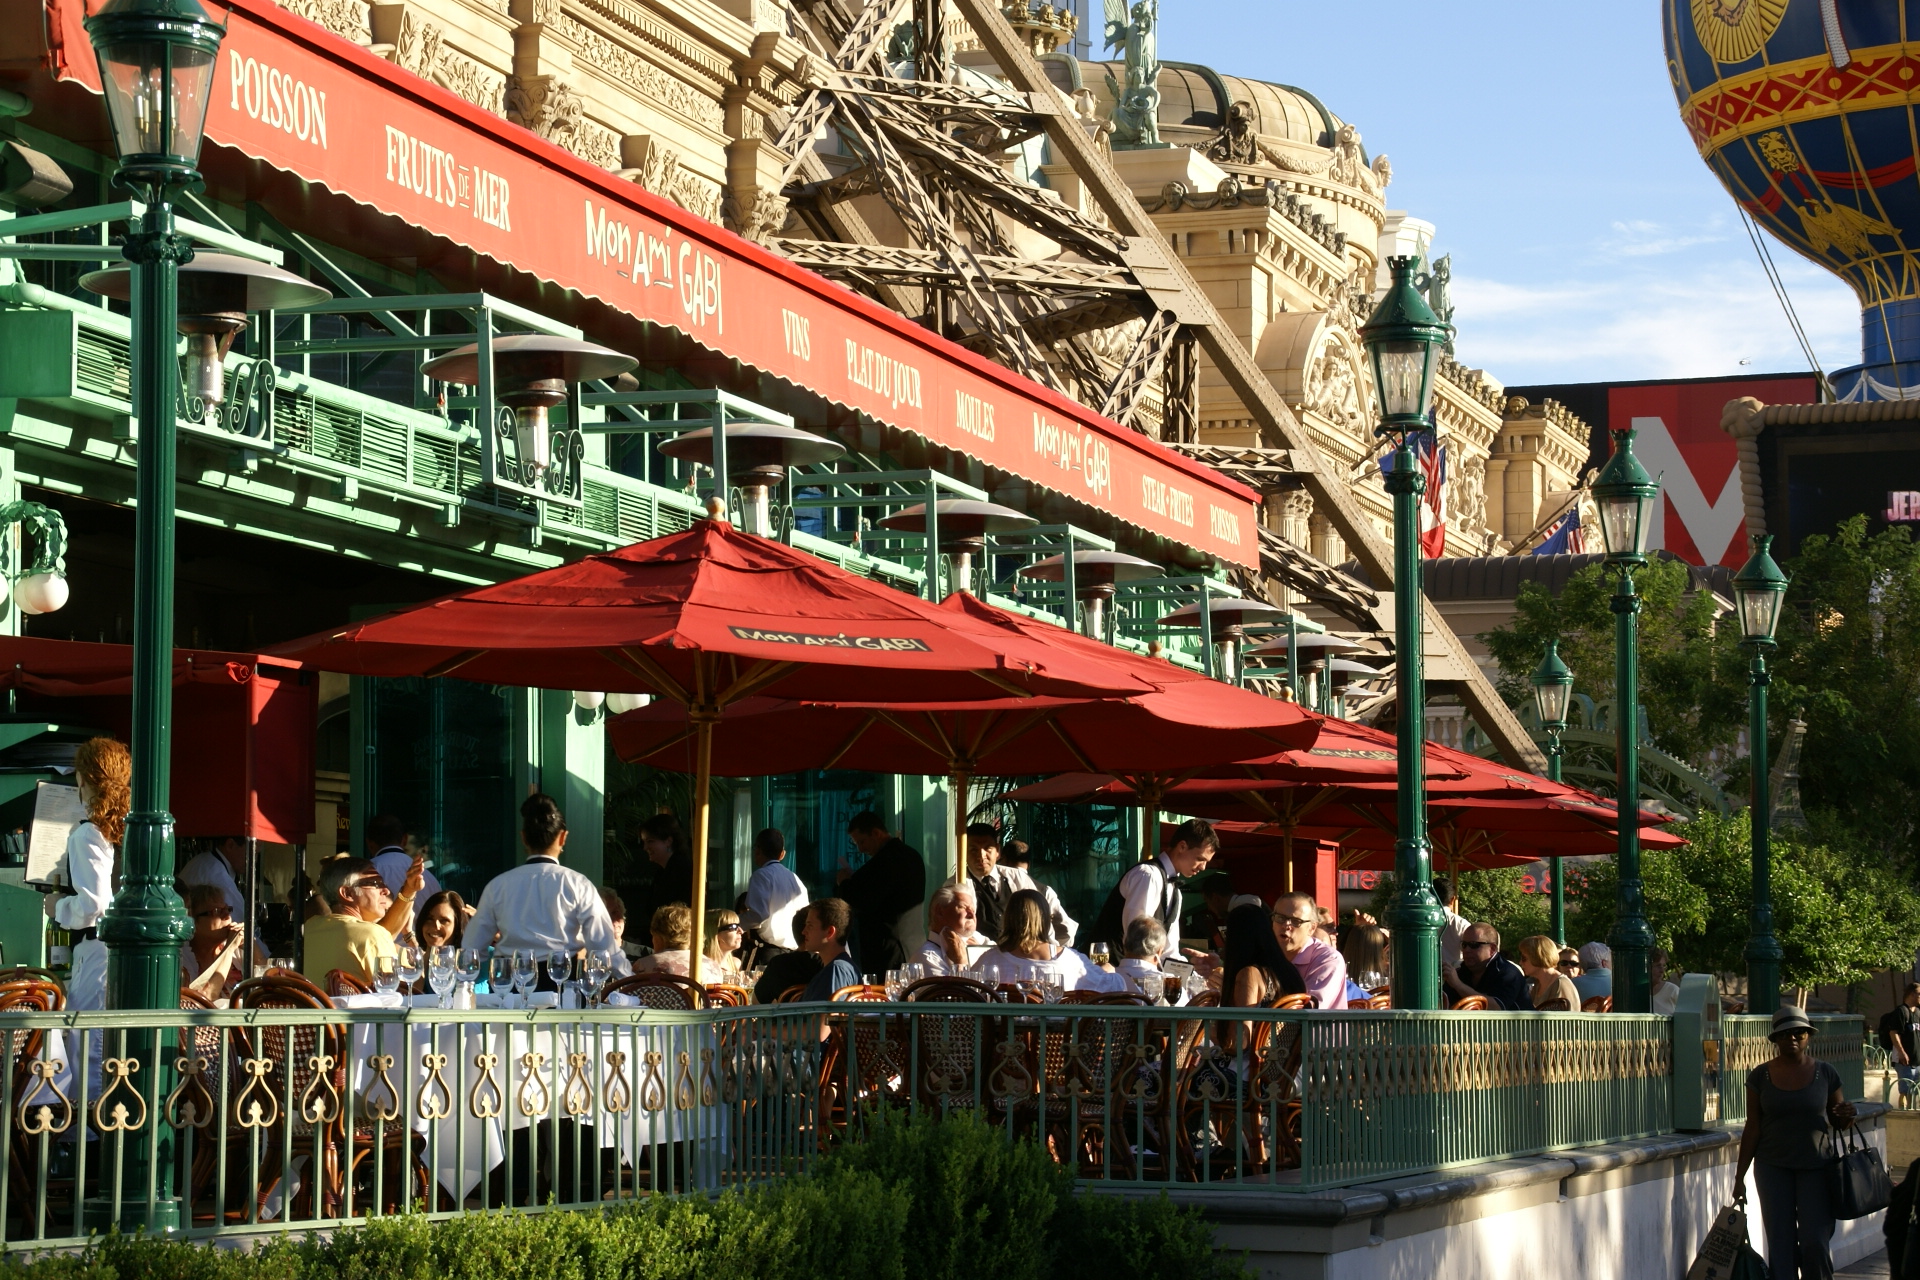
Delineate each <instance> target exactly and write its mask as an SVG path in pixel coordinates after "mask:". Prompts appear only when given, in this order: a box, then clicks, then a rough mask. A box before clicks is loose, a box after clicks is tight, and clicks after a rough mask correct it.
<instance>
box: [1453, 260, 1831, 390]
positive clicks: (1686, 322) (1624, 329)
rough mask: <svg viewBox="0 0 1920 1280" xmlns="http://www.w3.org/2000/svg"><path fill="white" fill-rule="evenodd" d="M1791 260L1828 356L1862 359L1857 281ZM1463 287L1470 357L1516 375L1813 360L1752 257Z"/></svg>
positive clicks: (1457, 294)
mask: <svg viewBox="0 0 1920 1280" xmlns="http://www.w3.org/2000/svg"><path fill="white" fill-rule="evenodd" d="M1776 260H1777V261H1778V259H1777V258H1776ZM1674 265H1678V264H1674ZM1780 269H1781V273H1782V275H1783V277H1784V278H1785V280H1786V284H1787V289H1788V296H1789V297H1790V298H1791V300H1792V302H1793V304H1794V307H1795V309H1796V311H1797V313H1798V315H1799V317H1800V322H1801V324H1802V325H1803V326H1804V327H1805V328H1806V330H1807V334H1808V337H1809V339H1810V340H1811V342H1812V344H1813V349H1814V354H1815V355H1816V356H1817V357H1818V358H1819V359H1820V361H1821V363H1822V364H1823V365H1824V366H1825V367H1826V368H1828V369H1834V368H1838V367H1841V366H1845V365H1849V364H1856V363H1858V362H1859V359H1860V312H1859V304H1858V303H1857V302H1856V301H1855V300H1854V296H1853V292H1852V290H1850V289H1849V288H1847V287H1846V286H1845V285H1844V284H1842V283H1841V282H1840V281H1839V280H1838V279H1836V278H1835V277H1833V276H1831V275H1828V274H1827V273H1826V272H1823V271H1820V270H1819V269H1817V268H1815V267H1812V266H1810V265H1807V264H1801V263H1796V262H1794V261H1792V260H1791V259H1789V260H1787V261H1781V262H1780ZM1453 294H1454V298H1455V300H1456V302H1457V304H1458V310H1457V311H1456V312H1455V315H1454V323H1455V324H1457V325H1459V327H1460V331H1461V337H1460V354H1461V357H1462V359H1464V360H1466V361H1467V362H1468V363H1470V364H1473V365H1475V366H1479V367H1484V368H1485V369H1486V370H1487V371H1488V372H1489V373H1491V374H1492V375H1493V376H1495V377H1497V378H1499V379H1500V380H1501V381H1503V382H1507V383H1529V382H1550V381H1587V380H1594V381H1598V380H1604V379H1613V378H1619V379H1633V378H1663V377H1705V376H1712V375H1718V374H1737V373H1741V372H1754V373H1761V372H1783V371H1788V370H1793V369H1802V368H1805V367H1806V360H1805V357H1804V356H1802V355H1801V353H1800V348H1799V345H1798V343H1797V342H1796V341H1795V340H1794V336H1793V332H1792V330H1791V329H1790V328H1789V326H1788V324H1787V319H1786V315H1785V313H1784V312H1783V311H1782V310H1781V307H1780V304H1779V302H1778V300H1777V299H1776V298H1775V297H1774V294H1773V290H1772V289H1771V287H1769V286H1768V284H1767V282H1766V279H1765V277H1764V276H1763V275H1762V274H1761V272H1760V270H1759V268H1758V266H1757V265H1756V264H1754V263H1753V262H1752V261H1751V260H1745V261H1743V260H1740V259H1737V258H1729V259H1727V260H1723V261H1706V262H1700V263H1698V264H1697V265H1690V266H1689V267H1688V268H1687V269H1686V270H1684V271H1680V272H1675V271H1671V270H1665V271H1662V270H1656V269H1654V268H1652V266H1651V264H1647V265H1644V266H1640V265H1628V266H1625V267H1624V268H1623V269H1622V270H1620V271H1616V272H1612V273H1595V274H1593V275H1590V276H1587V277H1586V278H1582V279H1579V280H1573V281H1561V282H1545V283H1541V284H1521V283H1513V282H1510V281H1505V280H1500V279H1490V278H1485V277H1476V276H1466V277H1460V278H1457V279H1456V280H1455V281H1454V284H1453ZM1742 360H1747V361H1749V362H1750V363H1749V364H1747V365H1742V364H1741V363H1740V361H1742Z"/></svg>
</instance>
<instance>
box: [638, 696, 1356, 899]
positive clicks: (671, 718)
mask: <svg viewBox="0 0 1920 1280" xmlns="http://www.w3.org/2000/svg"><path fill="white" fill-rule="evenodd" d="M1319 727H1320V721H1319V718H1318V717H1316V716H1312V715H1310V714H1309V713H1307V712H1304V711H1302V710H1301V709H1300V708H1298V707H1296V706H1294V705H1293V704H1292V703H1287V702H1279V701H1276V700H1274V699H1272V698H1265V697H1262V696H1260V695H1259V694H1255V693H1249V692H1248V691H1246V690H1244V689H1238V688H1235V687H1233V686H1232V685H1227V684H1222V683H1220V682H1219V681H1216V680H1208V679H1205V678H1202V679H1198V680H1188V681H1185V682H1183V683H1179V684H1175V685H1172V686H1171V687H1169V688H1167V689H1164V690H1161V691H1159V692H1157V693H1148V694H1140V695H1137V696H1135V697H1131V698H1097V699H1066V698H1028V699H999V700H996V701H992V702H979V703H948V704H920V705H915V704H910V703H900V704H892V705H874V704H871V703H866V704H851V703H821V702H790V701H782V700H778V699H771V698H750V699H746V700H743V701H742V702H739V703H736V704H735V705H734V706H733V707H730V708H728V709H727V711H725V712H723V713H722V715H721V717H720V719H719V721H718V723H717V724H716V725H715V726H714V729H713V735H712V744H711V762H712V767H713V769H714V771H715V772H717V773H720V774H723V775H727V776H755V775H762V774H773V773H792V772H795V771H797V770H800V769H814V768H819V769H870V770H876V771H880V772H886V773H919V774H945V775H947V776H948V777H949V778H950V779H951V780H952V785H953V790H954V806H953V819H954V854H953V857H954V874H955V875H956V876H960V875H964V874H965V870H966V864H965V856H966V836H965V831H966V824H967V814H968V809H969V806H968V803H967V793H968V788H969V786H970V784H971V782H972V780H973V779H974V778H975V777H978V776H980V775H983V774H988V775H1002V776H1004V775H1008V774H1029V773H1047V772H1051V771H1053V770H1057V769H1059V768H1061V767H1062V766H1071V765H1079V766H1081V767H1083V768H1108V769H1115V770H1120V771H1136V770H1137V771H1143V772H1145V771H1152V770H1166V769H1170V768H1176V767H1183V766H1186V765H1188V764H1192V763H1210V762H1220V761H1226V760H1231V759H1233V758H1234V757H1236V756H1243V755H1246V754H1248V753H1249V752H1258V751H1267V750H1271V749H1272V748H1273V747H1275V746H1279V745H1284V744H1289V743H1305V742H1309V741H1311V740H1312V738H1313V736H1314V734H1315V733H1317V732H1318V731H1319ZM611 733H612V736H613V746H614V750H615V751H616V752H617V753H618V754H619V756H620V758H621V759H623V760H627V761H637V762H641V763H645V764H650V765H653V766H655V767H656V768H663V769H674V770H678V771H681V772H690V771H692V770H694V769H695V768H697V767H698V760H697V753H698V750H699V745H698V739H697V738H696V735H695V728H694V726H692V725H691V724H690V723H689V722H688V720H687V717H686V716H685V715H684V713H682V712H681V710H680V709H679V708H677V707H670V706H654V707H644V708H641V709H640V710H637V711H630V712H628V713H626V714H625V715H622V716H619V717H616V718H615V719H614V721H613V722H612V726H611Z"/></svg>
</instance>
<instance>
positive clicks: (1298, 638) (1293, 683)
mask: <svg viewBox="0 0 1920 1280" xmlns="http://www.w3.org/2000/svg"><path fill="white" fill-rule="evenodd" d="M1360 647H1361V646H1360V645H1357V644H1355V643H1354V642H1353V641H1351V640H1343V639H1341V638H1340V637H1339V636H1336V635H1331V634H1328V633H1327V632H1324V631H1309V632H1307V633H1305V634H1304V635H1303V634H1301V633H1300V632H1298V631H1295V630H1294V629H1293V626H1292V624H1291V623H1289V624H1288V633H1287V634H1286V635H1284V636H1275V637H1274V638H1273V639H1271V640H1269V641H1267V642H1266V643H1265V644H1257V645H1255V646H1254V647H1253V648H1251V649H1248V650H1247V651H1246V652H1245V653H1244V654H1243V655H1242V656H1243V657H1248V658H1277V657H1284V658H1285V659H1286V660H1287V696H1288V697H1289V698H1292V699H1293V700H1294V701H1295V702H1300V703H1304V702H1305V701H1306V699H1305V698H1303V697H1301V696H1300V655H1301V654H1302V653H1312V652H1314V651H1316V650H1317V651H1319V652H1321V653H1354V652H1357V651H1358V650H1359V649H1360ZM1308 661H1309V662H1311V661H1315V659H1311V658H1309V659H1308Z"/></svg>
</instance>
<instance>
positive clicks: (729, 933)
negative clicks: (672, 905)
mask: <svg viewBox="0 0 1920 1280" xmlns="http://www.w3.org/2000/svg"><path fill="white" fill-rule="evenodd" d="M688 913H689V914H691V913H692V912H691V909H689V912H688ZM746 939H747V928H746V926H745V925H743V924H741V923H740V914H739V913H738V912H736V911H728V910H726V909H725V908H721V909H720V910H718V911H709V912H707V959H709V960H711V961H713V963H715V964H716V965H719V966H720V969H721V971H722V972H723V973H725V974H726V978H725V979H724V981H727V982H732V983H738V982H739V981H740V944H741V943H743V942H745V941H746ZM682 945H684V944H682ZM701 967H702V968H705V966H704V965H703V966H701Z"/></svg>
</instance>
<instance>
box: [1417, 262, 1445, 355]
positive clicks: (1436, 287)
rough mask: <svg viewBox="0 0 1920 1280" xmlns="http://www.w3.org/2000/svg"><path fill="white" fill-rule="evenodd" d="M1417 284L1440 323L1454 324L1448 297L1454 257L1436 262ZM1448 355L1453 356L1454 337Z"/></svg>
mask: <svg viewBox="0 0 1920 1280" xmlns="http://www.w3.org/2000/svg"><path fill="white" fill-rule="evenodd" d="M1414 283H1415V284H1417V285H1419V286H1420V288H1421V289H1422V290H1423V291H1425V293H1426V295H1427V305H1428V306H1429V307H1432V308H1433V314H1435V315H1436V316H1439V317H1440V323H1441V324H1444V325H1452V324H1453V300H1452V299H1451V298H1450V297H1448V296H1447V286H1448V285H1450V284H1452V283H1453V255H1452V254H1450V253H1449V254H1446V255H1444V256H1442V257H1439V258H1436V259H1435V260H1434V263H1433V266H1432V267H1431V268H1430V269H1428V270H1427V271H1426V272H1424V273H1423V274H1422V275H1421V276H1420V277H1419V278H1418V279H1417V280H1415V281H1414ZM1447 354H1448V355H1452V354H1453V337H1452V335H1448V337H1447Z"/></svg>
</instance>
